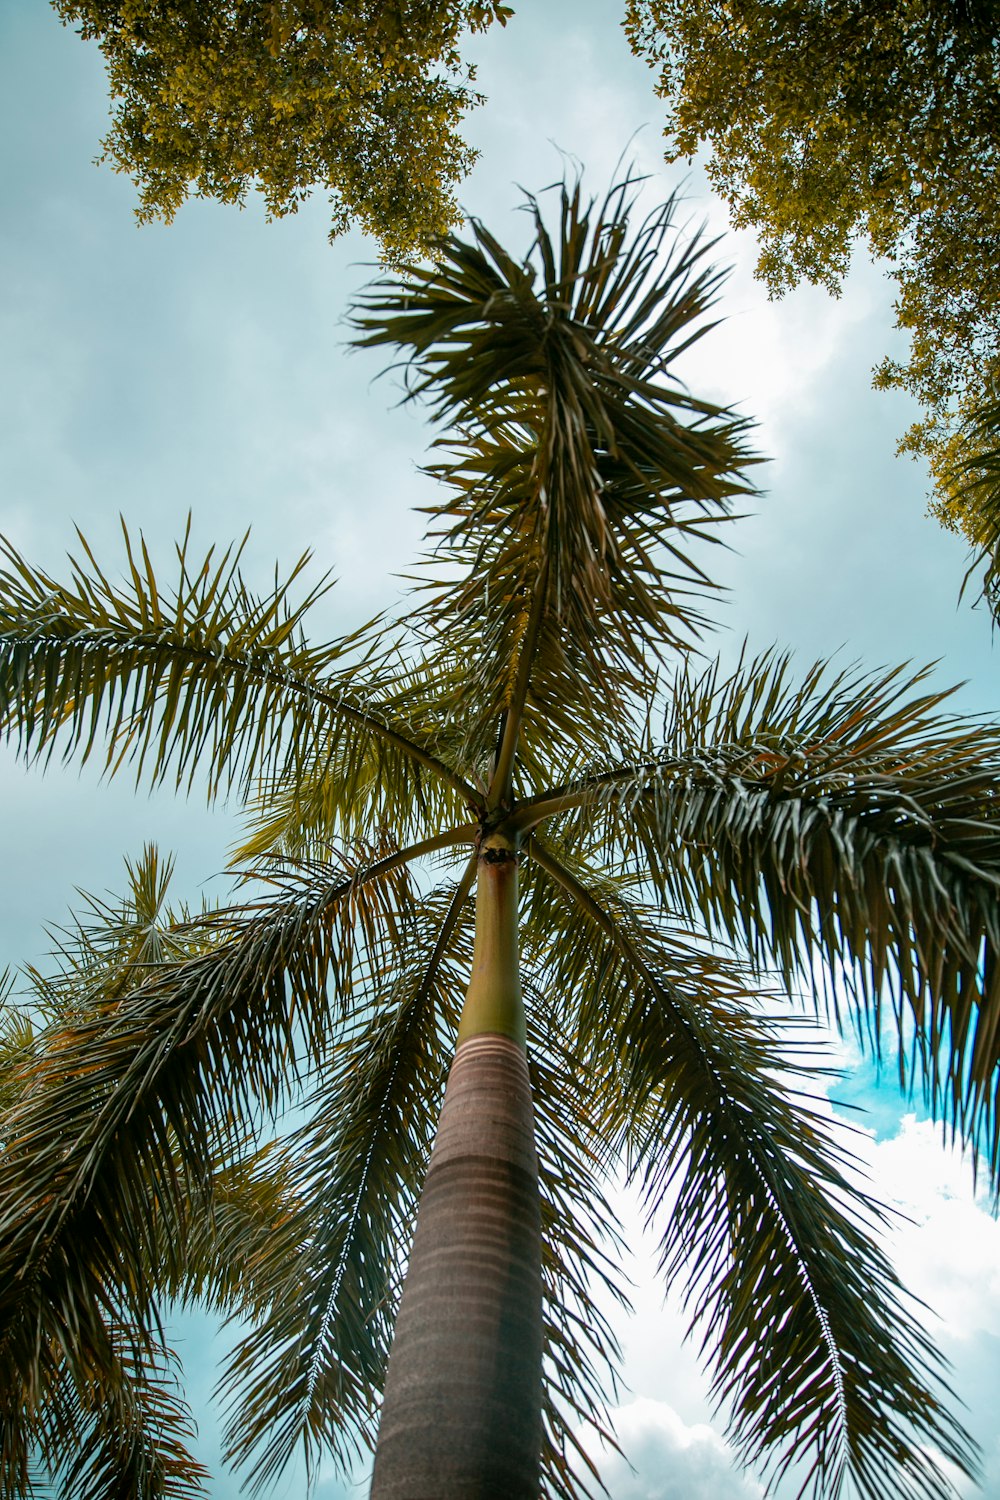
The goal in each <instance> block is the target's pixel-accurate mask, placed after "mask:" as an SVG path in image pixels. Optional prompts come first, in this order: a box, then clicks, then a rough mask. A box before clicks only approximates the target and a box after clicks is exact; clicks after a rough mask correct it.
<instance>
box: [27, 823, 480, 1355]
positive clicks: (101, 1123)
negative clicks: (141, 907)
mask: <svg viewBox="0 0 1000 1500" xmlns="http://www.w3.org/2000/svg"><path fill="white" fill-rule="evenodd" d="M454 840H455V835H446V836H444V837H439V838H437V839H431V840H427V841H425V842H424V844H422V845H418V846H414V847H412V848H410V849H406V850H392V849H390V850H388V851H385V852H379V854H378V855H376V854H375V852H374V851H370V852H369V853H368V855H367V857H364V858H363V859H362V860H361V861H360V862H359V863H357V864H354V865H350V864H348V865H346V866H340V867H336V866H333V865H331V864H327V865H325V866H322V867H319V868H317V867H307V868H297V869H292V868H286V869H284V870H282V871H279V872H278V873H277V874H275V876H274V880H275V884H276V886H277V890H276V893H269V894H267V895H265V896H260V897H258V898H256V899H253V900H250V901H248V902H247V903H246V904H245V905H244V906H243V907H242V908H234V909H232V910H230V911H227V912H224V913H222V912H212V913H209V914H208V915H207V916H206V917H205V918H203V919H201V921H200V923H199V924H198V925H199V931H200V933H201V934H202V935H203V936H204V935H205V934H208V935H210V936H213V937H214V944H213V945H212V946H211V947H210V948H209V950H208V951H207V952H205V953H203V954H201V955H200V956H198V957H195V958H192V959H190V960H188V961H186V962H184V963H181V964H176V965H168V966H165V967H164V968H162V969H157V970H154V971H153V973H152V974H151V975H150V976H149V977H148V978H147V979H146V981H145V982H144V983H143V984H141V985H140V986H139V988H138V989H135V990H133V991H130V992H129V993H127V994H126V995H124V996H115V997H113V998H111V999H109V1000H108V1002H107V1003H106V1004H104V1005H97V1004H96V1003H95V1004H92V1005H91V1006H90V1007H89V1008H88V1010H87V1011H85V1012H84V1013H83V1014H82V1015H81V1016H79V1017H78V1018H76V1019H74V1020H71V1021H70V1022H68V1023H67V1024H66V1025H64V1026H61V1027H58V1028H55V1029H54V1030H53V1031H52V1032H51V1033H50V1034H49V1035H48V1036H47V1037H46V1044H45V1046H44V1047H43V1048H40V1049H38V1050H37V1052H36V1053H35V1054H34V1055H32V1056H31V1057H30V1058H29V1059H28V1060H27V1061H26V1063H25V1071H24V1077H23V1078H21V1079H19V1080H18V1082H19V1084H20V1087H19V1090H18V1092H17V1094H16V1101H17V1102H16V1103H15V1105H14V1106H13V1108H12V1109H11V1110H10V1111H9V1112H8V1114H7V1115H6V1117H5V1119H4V1122H3V1126H4V1133H5V1142H4V1150H3V1153H2V1155H0V1187H2V1205H3V1206H2V1208H0V1338H2V1339H3V1340H4V1347H5V1357H6V1360H7V1363H8V1367H9V1369H11V1370H21V1371H22V1378H23V1379H28V1378H29V1373H30V1371H31V1370H32V1369H33V1367H34V1364H35V1361H36V1360H37V1358H38V1354H39V1350H40V1349H41V1348H42V1347H43V1346H45V1345H46V1344H47V1343H49V1342H54V1343H55V1344H57V1345H58V1346H59V1347H60V1348H61V1349H62V1351H63V1355H64V1357H65V1358H66V1359H67V1360H68V1361H70V1363H71V1370H72V1373H73V1374H74V1378H76V1376H77V1374H78V1372H79V1370H80V1369H82V1370H84V1371H85V1369H86V1363H87V1359H88V1350H89V1349H90V1348H91V1347H97V1348H99V1347H100V1346H101V1342H102V1338H103V1333H102V1330H103V1327H104V1321H103V1320H104V1318H105V1315H106V1314H107V1312H108V1309H109V1307H113V1306H117V1304H116V1302H115V1298H116V1296H119V1295H120V1296H121V1297H123V1298H124V1312H125V1314H127V1315H129V1316H130V1317H132V1318H134V1319H135V1320H136V1321H139V1322H141V1321H142V1320H143V1319H145V1318H146V1317H148V1316H149V1315H150V1307H151V1302H150V1299H151V1298H153V1297H155V1293H156V1290H157V1287H158V1286H159V1285H161V1284H162V1283H163V1281H164V1280H165V1279H168V1278H170V1277H171V1275H173V1276H174V1277H176V1276H177V1275H180V1274H183V1244H184V1241H185V1238H186V1236H187V1233H188V1229H187V1225H188V1221H189V1220H191V1219H196V1218H197V1216H198V1214H199V1212H200V1211H201V1209H202V1208H203V1207H205V1201H204V1200H205V1194H206V1193H209V1194H210V1192H211V1183H212V1177H213V1174H214V1172H215V1169H216V1165H217V1156H218V1153H219V1151H220V1150H227V1151H229V1152H230V1153H231V1152H232V1151H234V1150H235V1151H236V1153H237V1155H239V1154H240V1153H241V1151H242V1150H243V1149H244V1142H245V1140H246V1137H247V1135H248V1134H249V1133H252V1131H253V1129H254V1127H255V1124H256V1122H257V1121H259V1119H260V1113H261V1111H262V1110H265V1111H266V1110H269V1109H270V1110H274V1109H275V1108H276V1107H278V1106H279V1105H280V1103H281V1102H282V1099H283V1098H285V1097H287V1093H286V1091H287V1088H288V1086H289V1083H290V1081H291V1080H293V1079H294V1078H295V1076H296V1074H297V1072H298V1071H299V1070H301V1069H302V1068H303V1066H305V1067H306V1068H308V1069H312V1068H314V1067H315V1066H316V1065H317V1064H318V1063H319V1061H320V1060H321V1059H322V1057H323V1056H324V1055H325V1052H326V1049H327V1047H328V1046H329V1044H330V1041H331V1037H332V1035H333V1033H334V1031H335V1028H336V1025H337V1023H338V1021H339V1020H340V1019H341V1018H342V1017H343V1016H344V1015H345V1014H347V1013H348V1012H349V1011H350V1010H351V1008H352V1007H353V1005H355V1004H362V1003H363V997H364V995H365V993H366V991H367V988H368V986H369V985H370V983H371V982H372V980H373V979H374V977H375V976H377V975H380V974H382V973H383V972H384V970H385V966H386V965H385V960H386V954H387V952H389V951H391V946H392V942H393V941H394V940H395V938H396V937H397V936H398V934H399V931H400V928H401V926H403V925H405V917H406V912H407V909H408V907H409V905H410V904H411V903H412V899H413V888H412V884H411V882H410V880H409V877H408V875H407V871H406V866H407V864H408V862H409V861H410V860H411V859H412V858H414V857H417V856H420V855H422V854H425V853H429V852H432V851H433V850H434V849H435V848H438V847H441V845H442V844H448V843H451V842H454ZM112 978H113V980H116V979H117V974H116V973H115V972H114V971H112ZM164 1218H165V1219H166V1221H167V1223H168V1224H169V1226H170V1227H171V1231H172V1232H171V1234H169V1235H167V1236H166V1240H165V1238H164V1234H163V1230H162V1220H163V1219H164ZM165 1243H167V1245H168V1246H169V1245H173V1246H174V1247H175V1253H176V1255H177V1256H178V1257H179V1260H178V1265H177V1266H176V1267H174V1268H173V1270H171V1268H170V1266H169V1265H164V1264H163V1263H162V1260H161V1257H162V1254H163V1249H164V1244H165ZM74 1362H77V1363H74Z"/></svg>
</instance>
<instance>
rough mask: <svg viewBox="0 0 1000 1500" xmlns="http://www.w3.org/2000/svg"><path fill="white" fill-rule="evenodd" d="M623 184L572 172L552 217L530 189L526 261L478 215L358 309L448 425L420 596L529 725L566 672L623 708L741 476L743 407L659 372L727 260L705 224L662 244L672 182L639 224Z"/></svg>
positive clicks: (499, 698)
mask: <svg viewBox="0 0 1000 1500" xmlns="http://www.w3.org/2000/svg"><path fill="white" fill-rule="evenodd" d="M635 189H636V182H635V180H634V179H631V178H628V179H626V180H625V181H623V182H622V183H620V184H618V185H617V186H616V187H615V188H613V189H612V190H611V192H610V193H609V194H608V195H607V197H606V198H605V200H604V201H603V203H601V204H600V205H595V204H594V203H588V202H586V201H585V200H584V198H583V196H582V192H581V187H580V184H579V183H577V184H576V186H575V187H574V188H573V189H568V188H566V187H565V186H564V187H563V190H562V196H561V219H560V227H559V232H558V235H557V237H556V238H555V239H554V238H553V237H552V236H551V235H550V234H549V231H548V229H547V228H546V225H545V223H544V220H543V217H542V214H541V211H540V209H539V206H538V204H537V203H536V202H535V201H534V200H533V199H529V202H528V208H529V212H530V214H531V217H532V224H533V228H534V231H535V238H534V242H533V244H532V247H531V249H530V250H529V253H528V255H527V257H526V258H525V260H524V261H523V262H518V261H515V260H514V259H512V258H511V256H509V255H508V254H507V252H506V251H504V250H503V249H502V248H501V247H500V246H499V245H498V244H497V242H496V241H495V240H494V239H493V237H492V236H491V235H490V234H489V233H488V231H487V230H486V229H485V228H484V227H483V226H482V225H481V224H479V223H477V222H475V221H473V222H472V226H471V227H472V231H473V238H472V240H471V241H469V242H465V241H461V240H458V239H456V238H454V237H452V238H450V239H448V240H447V241H445V242H444V244H443V245H442V247H441V249H440V251H439V253H438V256H437V259H436V261H435V263H434V264H433V265H431V266H430V267H419V268H416V269H414V270H412V271H410V272H409V273H408V275H407V277H406V278H405V279H404V280H403V281H402V282H401V283H378V284H376V285H375V286H374V287H373V288H372V289H371V290H370V291H369V293H368V294H367V296H366V297H365V298H364V299H363V300H362V301H361V303H360V304H359V308H358V312H357V314H356V319H355V321H356V325H357V327H358V329H359V338H358V342H359V343H360V344H362V345H366V346H372V345H383V344H394V345H397V346H399V347H400V348H402V349H404V350H406V351H409V353H410V357H411V361H412V369H413V372H414V374H413V383H412V393H413V394H417V395H424V394H428V395H430V396H431V398H432V402H433V409H434V411H435V414H436V415H437V416H439V417H447V418H449V419H450V420H451V421H452V423H453V424H454V425H455V426H456V427H457V428H458V430H459V432H460V433H461V437H460V439H459V440H458V441H457V443H449V444H448V446H449V447H452V448H453V449H454V452H453V454H452V456H451V458H450V459H449V460H447V461H446V462H445V463H443V464H441V465H439V466H437V467H436V468H435V469H434V470H433V472H434V473H435V474H436V475H437V477H438V478H439V479H442V480H443V481H444V482H445V483H446V485H447V486H448V488H449V489H450V490H451V491H452V492H453V493H452V495H451V496H450V497H449V498H448V499H446V500H445V501H444V502H442V503H441V504H440V505H439V506H438V507H436V508H435V512H434V513H435V514H436V515H437V517H438V518H439V532H438V534H439V538H440V542H441V546H440V548H439V552H438V554H437V555H438V559H439V561H440V563H441V565H442V566H443V568H444V570H445V580H446V581H445V583H444V585H443V586H442V587H440V588H438V589H436V590H432V591H431V594H430V597H429V599H428V600H427V602H426V603H425V604H424V606H423V609H422V612H421V613H422V617H423V619H424V620H426V621H427V623H428V627H429V628H432V629H437V630H440V629H441V628H442V627H444V626H447V627H449V628H453V627H454V626H455V625H456V624H459V625H460V626H461V628H462V630H463V631H465V632H469V633H471V634H472V635H473V636H474V637H476V638H477V641H478V649H477V650H476V652H475V656H474V660H475V661H476V662H478V664H479V665H478V671H477V675H476V677H475V678H474V680H470V694H469V699H470V701H469V705H468V710H469V711H471V712H472V713H473V714H482V715H483V716H484V717H485V718H487V719H488V720H491V721H492V722H494V723H495V721H496V719H497V717H498V716H499V715H500V714H501V713H503V712H504V711H505V710H507V711H512V718H513V719H515V720H516V719H518V718H519V717H520V714H521V710H522V708H523V707H525V705H528V708H527V711H528V713H529V714H531V716H532V717H531V722H532V728H533V729H534V730H535V731H536V732H537V733H538V734H541V735H542V736H544V735H545V733H546V726H547V723H548V717H549V715H550V713H551V711H552V707H553V704H554V703H557V702H558V701H559V696H560V692H559V690H560V688H561V687H562V686H564V684H565V682H566V681H570V682H573V683H575V684H576V685H577V691H576V693H575V696H574V701H575V702H576V703H577V704H578V705H579V704H580V700H581V694H580V691H579V686H580V683H581V682H584V683H586V684H587V686H588V688H589V690H590V691H591V692H592V693H597V694H598V695H599V697H600V709H599V710H597V711H596V712H598V713H600V714H604V715H605V716H607V715H610V716H611V718H612V719H613V720H615V719H617V718H619V717H620V709H619V704H620V699H621V694H622V690H623V688H625V689H627V688H629V687H635V686H636V685H637V684H641V683H644V682H645V681H646V680H647V673H648V664H649V662H650V660H654V661H655V660H656V658H657V657H658V655H659V654H660V653H661V652H662V650H663V648H664V647H665V646H667V645H676V644H681V643H682V642H687V641H690V639H691V636H692V631H693V630H695V629H696V628H697V623H698V619H699V612H698V609H697V607H696V606H695V605H694V604H693V603H692V600H691V598H690V597H685V595H689V593H690V589H691V586H692V585H693V584H697V585H698V586H699V587H702V588H704V587H705V586H707V579H706V578H705V577H704V575H703V574H702V573H701V571H700V569H699V568H698V567H697V566H696V565H695V564H694V563H693V561H692V560H691V558H690V556H689V545H690V542H691V539H692V535H697V536H699V537H700V536H701V535H702V534H703V531H704V523H705V522H706V521H707V520H711V519H719V518H721V517H724V516H725V515H727V514H728V512H729V505H730V501H731V499H732V497H733V496H735V495H737V494H742V493H746V492H747V486H746V482H745V480H744V479H743V477H742V470H743V469H744V468H745V467H746V465H747V464H748V463H749V462H751V456H750V454H749V453H748V451H747V450H746V448H745V446H744V444H743V438H744V434H745V429H746V426H747V424H746V423H745V422H744V421H742V420H741V419H739V418H737V417H735V416H734V415H733V414H732V413H730V412H728V411H724V410H723V409H722V408H719V407H715V406H712V405H711V404H709V403H704V402H699V401H696V400H694V399H693V398H692V397H691V396H690V395H688V394H687V392H686V391H685V390H684V389H683V388H682V387H681V386H680V385H679V384H678V382H677V381H676V378H673V380H672V382H671V383H666V381H665V376H666V375H667V373H668V372H669V371H671V367H672V365H673V363H674V361H675V360H676V359H677V357H678V356H679V355H680V354H681V353H682V352H683V350H684V349H686V348H687V347H688V345H689V344H690V343H692V342H693V341H694V340H695V339H696V338H698V337H700V335H701V333H702V332H704V331H705V326H706V325H705V322H704V318H705V313H706V310H707V309H708V308H709V307H710V306H711V304H712V301H713V299H714V294H715V291H716V288H717V285H718V281H719V277H718V274H717V273H716V272H714V271H710V270H706V269H705V268H704V267H703V265H702V264H701V262H702V259H703V257H704V255H705V253H706V250H707V248H708V247H707V246H705V245H703V244H702V243H701V242H700V240H699V239H698V237H695V238H694V239H693V240H692V242H691V243H690V244H689V245H688V246H685V247H683V248H680V249H668V235H669V233H670V230H671V227H672V222H673V217H674V214H675V209H676V204H675V201H674V200H670V201H669V202H668V203H667V204H666V205H664V206H663V207H662V208H661V209H658V210H656V211H654V212H653V213H652V214H650V215H649V216H648V218H647V219H646V220H645V222H644V223H643V224H642V225H641V226H640V227H639V229H638V230H637V231H636V232H635V233H634V235H631V238H630V234H631V231H630V226H629V215H630V212H631V211H632V209H633V207H634V197H635ZM532 705H533V709H532ZM511 738H513V730H511ZM503 758H504V751H503V750H501V759H503ZM507 759H508V760H509V759H510V755H509V754H508V755H507ZM508 769H509V767H508Z"/></svg>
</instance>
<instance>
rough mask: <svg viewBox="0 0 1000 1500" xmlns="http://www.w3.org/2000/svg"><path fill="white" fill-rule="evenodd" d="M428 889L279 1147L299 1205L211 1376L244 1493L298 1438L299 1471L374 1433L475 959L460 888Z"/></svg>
mask: <svg viewBox="0 0 1000 1500" xmlns="http://www.w3.org/2000/svg"><path fill="white" fill-rule="evenodd" d="M473 875H474V868H470V870H469V871H468V873H467V875H466V876H464V877H463V878H462V880H461V881H460V882H459V884H458V885H457V887H453V888H450V889H444V890H442V891H439V892H437V893H436V894H434V895H432V896H431V897H429V898H427V899H426V900H425V901H424V902H422V903H421V904H420V905H419V906H417V907H416V908H415V909H414V910H413V912H412V913H411V914H410V917H409V920H408V922H407V925H406V927H405V932H404V934H403V937H404V943H405V952H406V958H405V959H404V960H403V961H401V962H400V963H399V964H398V965H397V966H396V968H395V970H394V972H392V973H391V974H389V973H386V974H385V975H383V976H382V978H383V984H382V987H381V989H380V992H379V993H378V994H377V995H372V997H371V999H370V1000H369V1002H368V1004H367V1005H366V1006H365V1007H364V1008H362V1009H359V1010H357V1011H355V1013H354V1015H353V1017H352V1018H351V1020H350V1022H349V1023H348V1025H347V1026H346V1027H345V1028H344V1029H343V1030H342V1031H341V1033H340V1035H339V1036H338V1038H337V1041H336V1043H335V1044H334V1046H333V1047H332V1048H331V1051H330V1055H329V1059H328V1062H327V1065H326V1067H325V1069H324V1074H323V1077H322V1081H321V1083H320V1084H319V1086H318V1088H317V1091H316V1094H315V1097H314V1099H313V1100H312V1104H311V1110H312V1118H311V1119H310V1121H309V1123H308V1124H307V1125H306V1126H304V1127H302V1128H301V1129H299V1130H298V1131H297V1132H296V1133H295V1135H294V1136H293V1137H292V1138H291V1140H290V1141H289V1142H288V1143H287V1145H286V1147H285V1148H284V1149H283V1152H282V1161H283V1163H284V1164H285V1170H286V1174H287V1178H288V1189H289V1191H290V1194H291V1197H292V1201H293V1203H294V1205H295V1207H294V1208H293V1210H292V1211H291V1212H289V1213H288V1214H287V1216H286V1217H285V1218H284V1220H283V1222H281V1223H280V1224H278V1225H276V1226H275V1229H274V1232H273V1233H272V1234H271V1235H270V1236H269V1237H268V1240H267V1242H266V1243H265V1244H264V1245H263V1246H262V1248H261V1251H260V1255H259V1258H258V1260H257V1262H256V1264H255V1265H254V1266H253V1267H252V1272H251V1277H250V1285H251V1286H252V1289H253V1300H254V1302H255V1303H257V1304H261V1303H262V1302H263V1301H264V1300H265V1299H266V1308H261V1311H262V1312H263V1316H261V1317H259V1321H257V1322H256V1326H255V1327H254V1328H253V1329H252V1330H251V1332H249V1333H248V1334H247V1335H246V1336H245V1337H244V1338H243V1339H242V1340H241V1342H240V1344H239V1345H238V1347H237V1349H236V1351H235V1353H234V1356H233V1359H232V1362H231V1364H230V1367H229V1369H228V1371H227V1373H226V1376H225V1378H224V1381H223V1384H222V1391H223V1393H224V1395H225V1396H226V1398H227V1400H228V1402H229V1404H230V1406H231V1408H232V1411H233V1416H232V1419H231V1421H230V1425H229V1429H228V1433H227V1441H228V1447H229V1457H230V1459H232V1460H235V1461H236V1462H238V1463H242V1464H245V1465H250V1468H251V1474H252V1481H253V1488H254V1490H255V1491H260V1489H261V1488H262V1487H263V1486H265V1485H267V1484H269V1483H272V1482H273V1481H274V1480H275V1479H276V1478H277V1477H278V1475H279V1474H280V1473H281V1471H282V1469H283V1468H284V1466H285V1465H286V1464H287V1462H288V1461H289V1459H290V1458H291V1456H292V1454H293V1452H294V1451H295V1449H296V1447H298V1446H299V1445H301V1447H302V1451H303V1452H304V1455H305V1459H306V1464H307V1468H308V1469H309V1471H310V1472H314V1471H315V1468H316V1466H317V1465H318V1463H319V1461H320V1459H322V1458H324V1457H327V1456H328V1455H330V1454H332V1455H333V1456H334V1457H335V1458H337V1459H338V1460H339V1461H340V1462H341V1463H342V1464H344V1465H348V1464H349V1463H350V1461H351V1460H352V1459H353V1458H355V1457H356V1456H357V1451H358V1449H359V1448H360V1447H363V1446H364V1445H366V1444H371V1443H372V1442H373V1436H374V1434H373V1419H374V1416H375V1414H376V1411H377V1406H378V1392H379V1391H380V1390H381V1386H382V1380H383V1377H384V1373H385V1362H386V1359H387V1357H388V1351H389V1343H390V1341H391V1336H392V1327H393V1322H394V1317H395V1311H396V1305H397V1300H398V1293H399V1282H400V1275H401V1266H402V1262H403V1259H404V1257H405V1254H406V1250H407V1248H408V1246H409V1241H410V1236H411V1233H412V1226H413V1215H414V1212H415V1202H416V1198H417V1195H418V1192H419V1188H420V1184H421V1183H422V1181H423V1177H424V1173H425V1170H426V1163H427V1157H428V1155H429V1153H430V1147H431V1142H432V1139H433V1134H434V1128H435V1123H436V1120H437V1114H438V1109H439V1106H440V1101H441V1097H442V1095H443V1092H444V1084H445V1079H446V1077H447V1072H448V1064H449V1061H450V1056H451V1051H452V1047H453V1035H454V1024H455V1020H456V1001H457V998H458V997H459V996H460V995H461V993H462V989H463V986H464V980H465V976H466V975H467V972H468V967H469V963H470V957H471V937H470V932H469V922H470V917H469V912H468V911H467V910H466V899H467V897H468V893H469V891H470V889H471V886H472V877H473Z"/></svg>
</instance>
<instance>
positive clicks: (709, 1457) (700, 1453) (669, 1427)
mask: <svg viewBox="0 0 1000 1500" xmlns="http://www.w3.org/2000/svg"><path fill="white" fill-rule="evenodd" d="M612 1425H613V1427H614V1429H615V1432H616V1433H617V1435H618V1440H619V1442H620V1443H621V1446H622V1449H623V1450H624V1454H625V1455H626V1457H622V1456H621V1455H618V1454H613V1453H609V1454H605V1455H604V1456H603V1457H602V1456H601V1455H600V1454H599V1453H598V1452H594V1457H595V1459H596V1460H597V1462H598V1465H599V1468H600V1471H601V1478H602V1479H603V1481H604V1483H605V1484H606V1485H607V1488H608V1492H609V1494H611V1495H613V1496H614V1500H668V1497H673V1496H676V1495H683V1496H684V1500H757V1497H758V1496H761V1495H763V1493H764V1491H763V1490H762V1489H761V1487H760V1485H759V1484H757V1483H756V1481H755V1480H752V1479H749V1478H746V1477H745V1476H744V1475H742V1474H741V1473H740V1472H739V1469H738V1468H737V1466H736V1460H735V1455H734V1453H733V1451H732V1449H730V1448H729V1446H728V1445H727V1444H726V1443H725V1442H724V1441H723V1439H722V1438H721V1437H720V1436H719V1434H718V1433H717V1432H716V1431H715V1430H714V1429H713V1428H712V1427H710V1426H708V1425H707V1424H706V1423H703V1422H698V1423H694V1424H693V1425H689V1424H688V1423H686V1422H684V1421H683V1420H682V1418H681V1417H679V1416H678V1414H677V1412H676V1411H675V1410H674V1408H673V1407H672V1406H670V1405H669V1404H668V1403H667V1402H665V1401H654V1400H651V1399H649V1398H648V1397H640V1398H639V1399H638V1400H636V1401H631V1402H629V1403H628V1405H626V1406H622V1407H619V1409H618V1410H617V1411H616V1412H614V1413H613V1414H612Z"/></svg>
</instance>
